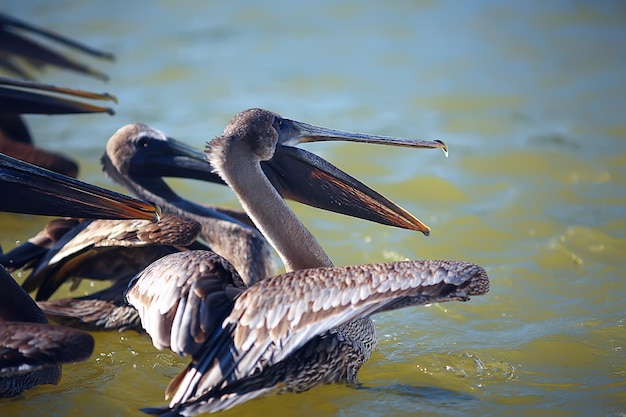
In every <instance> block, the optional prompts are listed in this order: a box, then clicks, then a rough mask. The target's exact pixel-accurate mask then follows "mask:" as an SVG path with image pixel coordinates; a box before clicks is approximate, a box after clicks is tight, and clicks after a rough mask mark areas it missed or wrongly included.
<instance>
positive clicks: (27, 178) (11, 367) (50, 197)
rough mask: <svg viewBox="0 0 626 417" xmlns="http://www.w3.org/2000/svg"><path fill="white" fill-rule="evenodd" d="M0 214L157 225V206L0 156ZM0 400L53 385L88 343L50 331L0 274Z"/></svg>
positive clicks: (73, 333)
mask: <svg viewBox="0 0 626 417" xmlns="http://www.w3.org/2000/svg"><path fill="white" fill-rule="evenodd" d="M0 187H2V188H0V190H1V191H2V192H3V194H4V195H5V196H6V198H5V199H3V200H2V202H0V211H10V212H18V213H19V212H21V211H23V212H25V213H29V214H41V215H57V216H58V215H68V216H83V217H98V216H102V217H106V218H140V219H149V220H151V221H152V220H157V219H158V218H159V216H160V210H159V208H158V207H157V206H154V205H152V204H149V203H146V202H143V201H140V200H137V199H135V198H131V197H127V196H124V195H122V194H119V193H115V192H112V191H109V190H106V189H103V188H100V187H96V186H94V185H90V184H87V183H84V182H81V181H78V180H75V179H73V178H69V177H64V176H62V175H59V174H56V173H53V172H51V171H47V170H45V169H43V168H40V167H37V166H34V165H31V164H28V163H26V162H23V161H20V160H17V159H14V158H11V157H9V156H6V155H2V154H0ZM0 286H1V287H2V291H0V397H13V396H16V395H19V394H21V393H22V392H23V391H24V390H27V389H30V388H32V387H34V386H36V385H40V384H57V383H58V382H59V380H60V378H61V367H60V364H62V363H68V362H76V361H82V360H86V359H87V358H88V357H89V356H90V355H91V353H92V351H93V346H94V341H93V337H91V335H89V334H88V333H84V332H82V331H79V330H76V329H72V328H67V327H62V326H50V325H48V324H47V320H46V318H45V315H44V314H43V312H42V311H41V310H40V309H39V308H38V307H37V305H36V304H35V302H34V301H33V300H32V298H30V297H29V296H28V294H27V293H26V292H25V291H24V290H23V289H22V288H21V287H20V286H19V285H18V284H17V283H16V282H15V280H14V279H13V278H12V277H11V276H10V275H9V274H8V272H7V271H6V270H5V269H4V268H0Z"/></svg>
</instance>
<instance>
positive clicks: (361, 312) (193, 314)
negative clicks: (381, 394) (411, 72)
mask: <svg viewBox="0 0 626 417" xmlns="http://www.w3.org/2000/svg"><path fill="white" fill-rule="evenodd" d="M319 140H352V141H360V142H370V143H381V144H392V145H400V146H413V147H438V148H444V149H445V145H443V143H437V142H425V141H411V140H402V139H396V138H389V137H379V136H370V135H361V134H354V133H348V132H340V131H336V130H330V129H325V128H320V127H316V126H312V125H308V124H304V123H300V122H295V121H292V120H288V119H284V118H282V117H280V116H278V115H276V114H273V113H271V112H268V111H265V110H260V109H252V110H247V111H244V112H242V113H240V114H238V115H237V116H235V117H234V119H233V120H231V122H230V123H229V124H228V126H227V127H226V129H225V131H224V133H223V135H222V136H221V137H219V138H216V139H214V140H213V141H211V142H210V143H209V145H208V147H207V153H208V157H209V160H210V163H211V165H212V166H213V167H214V169H215V170H216V172H217V173H219V175H220V176H221V177H222V179H223V180H224V181H225V182H226V183H227V184H228V185H229V186H230V187H231V188H232V189H233V190H234V192H235V193H236V194H237V196H238V198H239V200H240V202H241V204H242V205H243V207H244V209H245V210H246V212H247V213H248V215H249V216H250V217H251V218H252V220H253V221H254V222H255V224H257V225H258V227H259V229H260V230H261V231H262V232H263V234H264V235H265V236H266V237H267V239H268V240H269V241H270V242H271V243H272V245H273V246H274V248H275V249H276V250H277V251H278V253H279V255H280V257H281V259H282V260H283V262H284V263H285V266H286V269H287V271H288V272H287V273H285V274H282V275H277V276H273V277H270V278H267V279H265V280H262V281H259V282H257V283H255V284H253V285H251V286H249V287H246V285H245V283H244V282H243V280H242V279H241V277H239V275H238V274H237V272H236V270H235V269H234V268H233V267H232V266H231V265H230V264H229V263H228V262H227V261H226V260H224V259H223V258H220V257H218V256H217V255H215V254H211V253H210V252H196V251H189V252H184V253H176V254H172V255H168V256H165V257H163V258H161V259H159V260H158V261H156V262H154V263H153V264H151V265H150V266H149V267H148V268H146V269H145V270H144V271H143V272H141V273H140V274H139V275H138V276H137V277H136V278H135V279H134V280H133V281H132V282H131V285H130V287H129V290H128V293H127V298H128V300H129V302H130V303H131V304H133V305H134V306H135V307H137V309H138V310H139V313H140V316H141V321H142V324H143V326H144V327H145V329H146V331H147V332H148V333H149V334H150V336H151V337H152V340H153V344H154V345H155V347H157V348H159V349H164V348H169V349H171V350H172V351H173V352H175V353H177V354H178V355H181V356H183V355H191V357H192V362H191V364H190V365H189V366H188V367H187V368H186V369H185V370H184V371H183V372H182V373H180V374H179V375H178V376H176V377H175V378H174V379H173V380H172V381H171V382H170V384H169V386H168V388H167V390H166V398H171V401H170V403H169V406H168V407H164V408H152V409H145V410H144V411H146V412H148V413H152V414H163V415H195V414H198V413H201V412H214V411H220V410H225V409H228V408H230V407H233V406H235V405H237V404H239V403H241V402H244V401H247V400H249V399H252V398H255V397H258V396H259V395H262V394H265V393H268V392H270V391H279V392H286V391H288V392H301V391H305V390H307V389H310V388H312V387H313V386H315V385H317V384H319V383H334V382H345V383H350V384H353V383H356V382H357V372H358V370H359V368H360V367H361V365H362V364H363V363H364V362H365V361H366V360H367V359H368V358H369V356H370V354H371V352H372V350H373V349H374V348H375V347H376V344H377V336H376V332H375V328H374V326H373V323H372V322H371V320H370V318H369V316H370V315H372V314H375V313H378V312H382V311H387V310H391V309H396V308H401V307H406V306H411V305H419V304H426V303H433V302H442V301H450V300H460V301H466V300H468V299H469V296H471V295H480V294H484V293H486V292H487V290H488V286H489V281H488V278H487V275H486V273H485V271H484V270H483V269H482V268H481V267H479V266H477V265H475V264H471V263H466V262H456V261H406V262H396V263H386V264H373V265H354V266H346V267H334V266H333V264H332V262H331V260H330V259H329V257H328V256H327V255H326V253H325V252H324V250H323V249H322V247H321V246H320V245H319V243H318V242H317V240H316V239H315V238H314V237H313V235H312V234H311V233H310V232H309V231H308V230H307V229H306V228H305V227H304V225H303V224H302V223H301V222H300V220H299V219H298V218H297V217H296V215H295V214H294V213H293V212H292V211H291V209H290V208H289V207H288V206H287V205H286V204H285V202H284V200H283V198H282V197H281V195H280V194H279V193H278V192H277V188H279V189H281V190H282V191H281V192H282V193H283V194H290V195H292V196H293V195H294V194H297V193H298V192H299V191H301V190H302V189H304V188H307V189H308V190H307V192H310V191H311V189H318V192H317V194H315V197H313V198H312V199H313V200H316V199H319V200H324V201H326V202H328V201H331V200H333V199H334V198H335V197H339V198H342V204H343V205H344V206H345V205H347V207H343V209H344V212H345V213H347V214H350V211H351V210H352V208H353V207H357V206H358V207H357V210H355V211H354V212H353V215H355V216H358V217H362V216H361V215H360V213H363V212H367V211H369V212H370V214H372V215H374V216H378V217H380V218H382V219H384V220H385V221H386V223H388V224H392V225H396V226H400V227H409V226H412V228H413V229H415V230H421V231H423V232H424V233H427V232H428V228H427V227H426V226H425V225H423V224H422V223H421V222H420V221H419V220H417V219H416V218H415V217H414V216H412V215H411V214H410V213H408V212H406V211H405V210H403V209H402V208H400V207H398V206H397V205H395V204H394V203H392V202H391V201H389V200H387V199H384V197H382V196H380V195H379V194H377V193H373V192H372V191H371V190H369V189H368V188H367V187H366V186H365V185H363V184H361V183H360V182H358V181H356V180H355V179H353V178H351V177H349V176H347V174H343V173H341V171H339V170H337V169H336V168H335V167H333V166H332V165H330V164H328V163H327V162H325V161H324V160H322V159H321V158H318V157H315V156H314V155H312V154H309V153H306V152H303V151H302V150H300V149H298V148H295V147H293V146H294V145H296V144H298V143H301V142H308V141H319ZM272 160H273V161H276V160H280V161H281V162H282V163H281V165H277V164H274V165H272V170H273V173H274V175H275V177H274V181H276V179H277V178H283V181H282V182H281V187H276V185H275V184H273V183H272V181H270V179H269V178H268V175H266V173H264V168H262V164H263V162H262V161H265V162H268V161H272ZM305 180H306V181H305ZM306 182H308V184H307V185H304V186H302V187H300V188H298V187H297V186H296V185H297V184H298V183H301V184H305V183H306ZM287 191H288V193H287ZM302 199H303V200H307V199H310V197H309V196H304V197H303V198H302ZM350 202H351V205H350ZM354 213H357V214H354ZM381 221H382V220H381Z"/></svg>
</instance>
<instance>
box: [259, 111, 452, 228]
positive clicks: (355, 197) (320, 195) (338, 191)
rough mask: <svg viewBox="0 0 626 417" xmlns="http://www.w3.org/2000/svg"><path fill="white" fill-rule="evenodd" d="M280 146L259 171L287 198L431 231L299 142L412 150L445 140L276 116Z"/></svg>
mask: <svg viewBox="0 0 626 417" xmlns="http://www.w3.org/2000/svg"><path fill="white" fill-rule="evenodd" d="M274 128H275V129H276V130H277V132H278V135H279V138H278V141H279V143H280V145H278V146H277V148H276V151H275V153H274V157H273V158H272V159H271V160H269V161H264V162H262V163H261V166H262V168H263V171H264V172H265V174H266V175H267V176H268V178H269V179H270V181H271V182H272V184H273V185H274V187H275V188H276V189H277V190H278V191H279V192H280V193H281V195H282V196H283V197H285V198H288V199H291V200H295V201H298V202H301V203H303V204H307V205H310V206H313V207H317V208H321V209H324V210H329V211H333V212H337V213H341V214H345V215H348V216H352V217H358V218H361V219H365V220H369V221H373V222H376V223H381V224H385V225H389V226H397V227H400V228H403V229H409V230H416V231H420V232H422V233H424V234H425V235H429V234H430V228H429V227H428V226H426V225H425V224H424V223H423V222H421V221H420V220H419V219H418V218H416V217H415V216H413V215H412V214H411V213H409V212H408V211H406V210H405V209H403V208H402V207H400V206H398V205H397V204H396V203H394V202H393V201H391V200H389V199H387V198H386V197H384V196H382V195H380V194H379V193H377V192H376V191H374V190H372V189H371V188H369V187H368V186H366V185H365V184H363V183H361V182H360V181H358V180H357V179H355V178H353V177H351V176H350V175H348V174H346V173H345V172H343V171H341V170H340V169H339V168H337V167H335V166H333V165H332V164H331V163H329V162H328V161H326V160H324V159H322V158H320V157H318V156H316V155H314V154H312V153H310V152H307V151H305V150H303V149H298V148H294V147H293V146H295V145H297V144H299V143H305V142H314V141H332V140H340V141H352V142H361V143H372V144H382V145H393V146H404V147H412V148H433V149H434V148H439V149H442V150H443V151H444V153H445V154H446V155H447V151H448V149H447V146H446V144H445V143H444V142H443V141H439V140H437V141H424V140H412V139H400V138H394V137H388V136H376V135H368V134H362V133H353V132H345V131H339V130H334V129H327V128H324V127H319V126H313V125H309V124H306V123H301V122H296V121H293V120H289V119H284V118H281V117H279V116H277V117H276V120H275V122H274Z"/></svg>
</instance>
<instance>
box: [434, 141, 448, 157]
mask: <svg viewBox="0 0 626 417" xmlns="http://www.w3.org/2000/svg"><path fill="white" fill-rule="evenodd" d="M435 142H437V143H439V144H441V146H440V148H441V150H442V151H443V153H444V154H445V155H446V158H447V157H448V145H446V143H445V142H444V141H442V140H441V139H435Z"/></svg>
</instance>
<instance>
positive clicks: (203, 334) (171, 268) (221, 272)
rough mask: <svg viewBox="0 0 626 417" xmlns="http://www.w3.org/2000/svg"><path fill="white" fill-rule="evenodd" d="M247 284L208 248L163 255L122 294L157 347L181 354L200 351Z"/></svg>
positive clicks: (217, 331) (215, 331) (218, 328)
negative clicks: (206, 249) (136, 312)
mask: <svg viewBox="0 0 626 417" xmlns="http://www.w3.org/2000/svg"><path fill="white" fill-rule="evenodd" d="M244 289H245V285H244V283H243V281H242V279H241V278H240V277H239V274H238V273H237V271H235V269H234V268H233V267H232V266H231V265H230V263H228V262H227V261H226V260H224V258H222V257H220V256H218V255H216V254H214V253H213V252H209V251H187V252H179V253H174V254H171V255H168V256H165V257H163V258H161V259H159V260H157V261H155V262H153V263H152V264H151V265H149V266H148V267H147V268H146V269H145V270H144V271H142V272H141V273H139V274H138V275H137V276H136V277H135V278H134V279H133V281H132V282H131V283H130V285H129V288H128V291H127V293H126V298H127V300H128V301H129V303H130V304H132V305H133V306H134V307H135V308H136V309H137V310H138V311H139V316H140V317H141V323H142V325H143V327H144V329H145V330H146V332H148V334H149V335H150V337H151V338H152V343H153V344H154V346H155V347H156V348H157V349H166V348H169V349H171V350H172V351H173V352H174V353H176V354H178V355H180V356H185V355H194V354H196V353H198V350H199V348H201V347H202V346H203V344H204V343H205V342H206V340H207V339H208V338H210V337H212V336H213V335H214V334H219V333H220V327H221V324H222V321H223V319H224V318H226V317H227V316H228V314H229V313H230V311H231V309H232V306H233V300H234V298H235V297H236V296H237V295H239V294H240V293H241V292H242V291H243V290H244Z"/></svg>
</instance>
